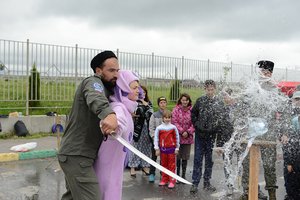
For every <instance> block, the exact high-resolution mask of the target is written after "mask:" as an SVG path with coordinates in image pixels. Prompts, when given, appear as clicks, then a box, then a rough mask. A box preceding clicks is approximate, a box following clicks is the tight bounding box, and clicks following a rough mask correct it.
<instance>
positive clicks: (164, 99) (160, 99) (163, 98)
mask: <svg viewBox="0 0 300 200" xmlns="http://www.w3.org/2000/svg"><path fill="white" fill-rule="evenodd" d="M161 101H165V102H167V98H166V97H164V96H161V97H158V98H157V105H159V102H161Z"/></svg>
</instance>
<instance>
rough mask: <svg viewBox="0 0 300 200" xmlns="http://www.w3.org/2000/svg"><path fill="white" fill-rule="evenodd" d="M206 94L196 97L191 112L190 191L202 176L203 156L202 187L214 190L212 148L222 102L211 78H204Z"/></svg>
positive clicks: (195, 189) (196, 187)
mask: <svg viewBox="0 0 300 200" xmlns="http://www.w3.org/2000/svg"><path fill="white" fill-rule="evenodd" d="M204 90H205V93H206V95H204V96H201V97H200V98H198V99H197V101H196V103H195V105H194V107H193V109H192V112H191V117H192V123H193V125H194V127H195V149H194V166H193V175H192V179H193V185H192V187H191V189H190V192H191V193H196V192H197V191H198V185H199V182H200V178H201V176H202V164H203V163H202V162H203V157H205V171H204V176H203V178H204V187H203V188H204V189H205V190H208V191H215V190H216V188H215V187H214V186H212V185H211V184H210V179H211V175H212V168H213V164H214V163H213V160H212V149H213V146H214V142H215V139H216V135H217V133H218V132H219V131H220V121H221V120H222V109H223V108H224V104H223V101H222V100H219V99H218V98H217V97H216V95H215V93H216V84H215V82H214V81H213V80H206V81H205V83H204Z"/></svg>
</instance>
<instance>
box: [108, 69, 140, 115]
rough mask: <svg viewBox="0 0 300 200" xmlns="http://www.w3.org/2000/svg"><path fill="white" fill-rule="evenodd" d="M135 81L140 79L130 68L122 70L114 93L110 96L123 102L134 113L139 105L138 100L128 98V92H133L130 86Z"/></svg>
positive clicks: (113, 99)
mask: <svg viewBox="0 0 300 200" xmlns="http://www.w3.org/2000/svg"><path fill="white" fill-rule="evenodd" d="M133 81H139V78H138V77H137V75H136V74H135V73H134V72H132V71H129V70H120V71H119V77H118V79H117V83H116V86H115V89H114V95H113V96H111V97H110V100H111V101H113V102H122V103H123V104H124V105H125V107H126V108H127V109H128V111H129V112H130V113H133V112H134V110H135V109H136V107H137V102H136V101H132V100H130V99H128V94H130V93H131V89H130V87H129V85H130V83H131V82H133Z"/></svg>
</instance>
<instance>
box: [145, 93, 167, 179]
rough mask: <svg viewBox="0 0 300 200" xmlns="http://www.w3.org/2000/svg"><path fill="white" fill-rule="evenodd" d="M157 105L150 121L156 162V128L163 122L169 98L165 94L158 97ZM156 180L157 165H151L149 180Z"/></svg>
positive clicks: (153, 156) (153, 158) (153, 155)
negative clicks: (156, 109) (157, 108)
mask: <svg viewBox="0 0 300 200" xmlns="http://www.w3.org/2000/svg"><path fill="white" fill-rule="evenodd" d="M157 105H158V107H159V110H158V111H156V112H154V113H153V114H152V115H151V117H150V121H149V133H150V136H151V138H152V160H153V161H155V162H156V160H157V156H156V151H155V149H154V143H153V142H154V141H153V139H154V133H155V129H156V128H157V127H158V126H159V125H161V124H162V115H163V112H164V110H166V109H167V98H166V97H164V96H161V97H158V99H157ZM154 181H155V167H153V166H152V165H151V166H150V175H149V182H151V183H154Z"/></svg>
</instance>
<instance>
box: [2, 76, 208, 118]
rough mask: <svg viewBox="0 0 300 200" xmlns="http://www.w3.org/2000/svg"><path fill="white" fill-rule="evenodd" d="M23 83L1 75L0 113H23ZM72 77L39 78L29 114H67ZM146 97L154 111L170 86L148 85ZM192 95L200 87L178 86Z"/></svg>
mask: <svg viewBox="0 0 300 200" xmlns="http://www.w3.org/2000/svg"><path fill="white" fill-rule="evenodd" d="M26 85H27V79H24V78H22V77H21V78H20V77H19V78H17V79H5V78H2V77H1V78H0V114H8V113H10V112H22V113H23V114H25V112H26ZM75 85H76V84H75V82H74V80H71V79H69V80H58V79H57V80H47V79H43V80H42V81H41V87H40V104H39V105H38V107H34V108H29V114H30V115H37V114H39V115H41V114H45V113H47V112H49V111H55V112H57V113H59V114H68V113H69V112H70V108H71V106H72V102H73V97H74V94H75V88H76V87H75ZM147 88H148V93H149V97H150V99H151V101H152V103H153V107H154V110H157V103H156V99H157V98H158V97H160V96H165V97H166V98H167V99H168V100H169V99H170V87H167V86H161V87H158V86H151V85H148V86H147ZM183 92H185V93H188V94H189V95H191V98H192V101H195V100H196V99H197V98H198V97H199V96H200V95H202V94H203V90H202V89H200V88H180V93H183ZM175 104H176V101H171V100H169V102H168V109H170V110H172V108H173V107H174V106H175Z"/></svg>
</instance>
